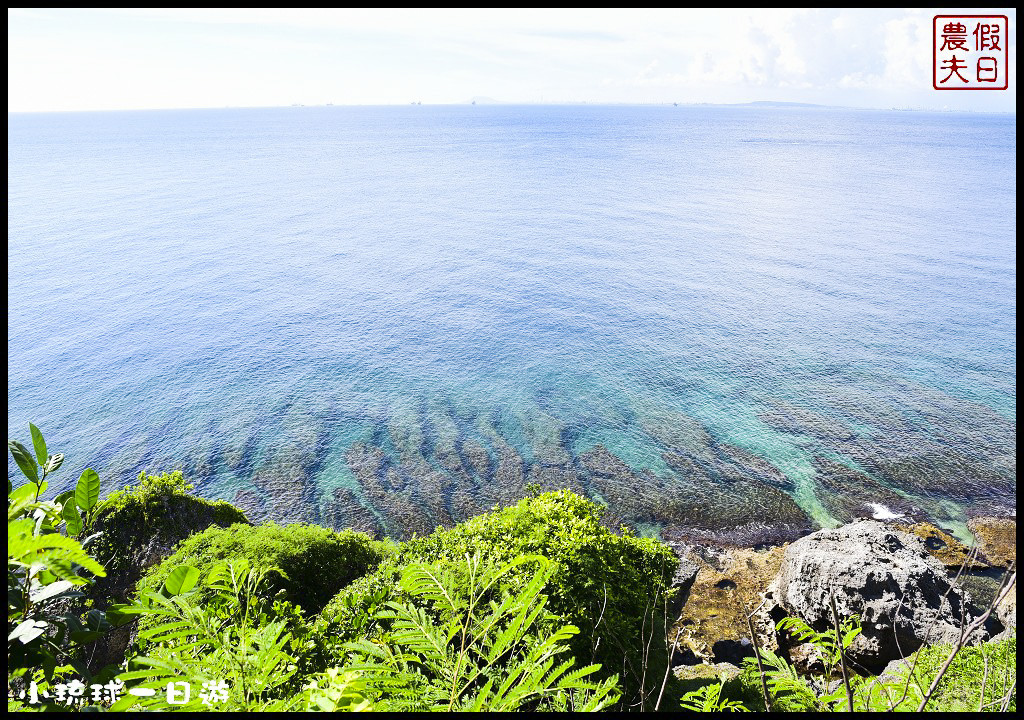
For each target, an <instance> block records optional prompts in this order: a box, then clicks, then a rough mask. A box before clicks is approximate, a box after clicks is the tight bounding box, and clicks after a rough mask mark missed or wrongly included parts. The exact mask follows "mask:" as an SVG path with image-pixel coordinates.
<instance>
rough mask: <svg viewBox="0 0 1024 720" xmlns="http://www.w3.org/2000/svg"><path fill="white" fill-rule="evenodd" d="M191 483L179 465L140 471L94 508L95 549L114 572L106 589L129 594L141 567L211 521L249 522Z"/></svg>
mask: <svg viewBox="0 0 1024 720" xmlns="http://www.w3.org/2000/svg"><path fill="white" fill-rule="evenodd" d="M191 490H192V485H191V484H189V483H187V482H186V481H185V478H184V477H183V475H182V473H181V471H180V470H176V471H174V472H172V473H162V474H160V475H148V474H146V473H144V472H141V473H139V477H138V480H137V482H136V484H135V485H131V486H128V487H126V488H124V489H123V490H119V491H117V492H114V493H112V494H111V495H110V496H109V497H108V498H107V499H106V500H104V501H103V502H102V503H101V504H100V506H99V508H98V509H97V511H96V527H97V529H99V530H101V531H102V532H103V535H102V537H101V538H100V540H99V542H98V543H97V544H96V547H95V552H96V556H97V558H98V559H99V560H100V562H102V563H104V564H105V565H106V566H107V568H108V569H109V570H110V571H111V576H112V578H116V584H117V585H116V587H114V586H113V585H111V584H110V583H106V584H104V586H103V588H102V590H103V591H104V592H107V593H110V594H112V595H114V596H115V597H117V598H118V599H125V598H126V596H127V594H128V592H129V591H130V589H131V586H132V585H133V584H134V583H135V582H136V581H137V580H138V579H139V577H140V576H141V574H142V570H143V569H144V568H145V567H146V566H148V565H150V564H151V563H152V562H153V561H154V560H155V559H156V558H158V557H160V556H163V555H167V554H168V553H169V552H170V550H171V549H172V548H173V547H174V546H175V545H177V544H178V543H179V542H180V541H181V540H183V539H184V538H186V537H188V536H189V535H191V534H193V533H195V532H198V531H200V530H203V529H205V528H207V527H209V526H210V525H220V526H225V527H226V526H228V525H232V524H235V523H247V522H248V520H247V519H246V517H245V514H244V513H243V512H242V511H241V510H239V509H238V508H236V507H234V506H233V505H231V504H230V503H226V502H223V501H220V500H218V501H210V500H204V499H203V498H200V497H196V496H195V495H192V494H190V492H189V491H191Z"/></svg>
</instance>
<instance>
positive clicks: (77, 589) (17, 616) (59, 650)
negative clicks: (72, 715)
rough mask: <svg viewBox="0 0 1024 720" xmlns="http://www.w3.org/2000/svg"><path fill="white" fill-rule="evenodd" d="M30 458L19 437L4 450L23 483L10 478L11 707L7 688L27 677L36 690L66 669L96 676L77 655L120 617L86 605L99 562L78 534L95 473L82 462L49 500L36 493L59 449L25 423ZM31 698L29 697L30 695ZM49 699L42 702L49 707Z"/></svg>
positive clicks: (90, 505) (91, 499)
mask: <svg viewBox="0 0 1024 720" xmlns="http://www.w3.org/2000/svg"><path fill="white" fill-rule="evenodd" d="M29 429H30V431H31V434H32V445H33V450H34V451H35V457H33V456H32V454H31V453H30V452H29V451H28V449H27V448H26V447H25V446H24V445H22V444H21V443H19V442H18V441H16V440H9V441H8V449H9V450H10V452H11V455H12V456H13V457H14V460H15V462H16V463H17V465H18V468H19V469H20V470H21V472H22V474H24V475H25V477H26V478H27V479H28V482H27V483H26V484H24V485H21V486H19V487H17V488H15V487H14V486H13V484H12V482H11V481H10V479H8V482H7V683H8V692H9V700H8V709H22V708H24V707H25V706H24V704H23V703H22V701H21V699H12V698H11V695H10V693H11V691H12V690H14V689H15V688H20V689H21V690H22V691H23V690H24V688H25V685H26V684H27V683H28V682H32V683H35V684H36V693H37V695H38V694H39V691H42V693H43V694H42V695H41V696H40V697H45V692H46V689H47V688H49V687H50V686H51V683H53V682H54V680H55V679H56V678H59V677H62V676H64V675H66V674H67V673H70V672H76V673H78V675H79V677H81V678H84V679H86V680H88V679H99V678H100V676H102V675H104V674H105V673H106V676H109V674H110V673H111V672H113V670H112V669H111V668H104V669H103V670H101V672H100V673H98V674H97V675H93V674H92V673H90V671H89V667H88V666H87V665H86V664H85V663H84V662H83V660H82V651H83V648H84V647H86V646H88V645H89V644H90V643H92V642H93V641H95V640H96V639H97V638H99V637H100V636H102V635H103V634H104V633H105V632H106V631H107V630H109V629H110V628H111V627H112V625H113V623H115V622H121V621H123V620H124V618H123V617H118V616H117V614H116V610H111V611H109V612H103V611H102V610H100V609H97V608H93V609H90V610H88V612H86V607H85V606H84V604H83V603H82V598H83V597H84V593H83V592H81V591H82V590H83V589H85V588H88V587H89V586H90V585H91V584H92V583H94V582H95V581H96V579H97V578H103V577H104V575H105V574H106V573H105V570H104V568H103V567H102V565H100V564H99V563H98V562H96V560H95V558H94V557H92V556H91V555H90V554H89V552H88V551H87V550H86V546H87V545H89V543H90V541H92V540H94V539H95V538H96V535H89V536H88V537H85V538H84V539H83V540H82V541H79V540H78V536H80V535H84V533H85V532H86V531H87V530H88V529H89V526H90V524H91V522H92V518H93V515H94V510H95V508H96V504H97V502H98V500H99V492H100V479H99V475H98V474H97V473H96V471H94V470H93V469H92V468H87V469H86V470H85V471H84V472H83V473H82V475H81V477H80V478H79V480H78V483H77V485H76V487H75V489H74V490H69V491H67V492H64V493H61V494H60V495H58V496H57V497H56V498H54V499H53V500H41V499H40V498H41V496H42V495H43V493H44V492H45V490H46V486H47V482H46V478H47V476H48V475H50V474H52V473H54V472H56V471H57V470H58V469H59V468H60V466H61V464H62V463H63V460H64V456H63V455H61V454H55V455H54V454H50V453H49V451H48V450H47V447H46V441H45V440H44V439H43V434H42V433H41V432H40V431H39V429H38V428H37V427H36V426H35V425H32V424H31V423H30V424H29ZM30 701H31V698H30ZM53 705H54V703H52V702H49V701H43V705H42V706H43V707H44V708H46V709H53V708H52V706H53Z"/></svg>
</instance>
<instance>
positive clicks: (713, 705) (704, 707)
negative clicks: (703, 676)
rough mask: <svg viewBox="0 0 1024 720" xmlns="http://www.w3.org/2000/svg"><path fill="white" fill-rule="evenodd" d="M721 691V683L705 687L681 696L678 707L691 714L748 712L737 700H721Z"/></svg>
mask: <svg viewBox="0 0 1024 720" xmlns="http://www.w3.org/2000/svg"><path fill="white" fill-rule="evenodd" d="M722 689H723V685H722V683H719V684H718V685H705V686H704V687H702V688H699V689H697V690H694V691H693V692H688V693H686V694H685V695H683V697H682V698H680V700H679V705H680V707H682V709H683V710H689V711H691V712H726V711H732V712H748V710H747V708H746V707H745V706H744V705H743V703H741V702H740V701H739V700H729V699H727V698H723V697H722Z"/></svg>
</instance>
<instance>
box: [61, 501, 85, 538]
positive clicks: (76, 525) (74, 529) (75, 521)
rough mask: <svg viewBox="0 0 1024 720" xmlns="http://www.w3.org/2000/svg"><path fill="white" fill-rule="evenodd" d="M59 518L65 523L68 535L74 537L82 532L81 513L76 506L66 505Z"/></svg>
mask: <svg viewBox="0 0 1024 720" xmlns="http://www.w3.org/2000/svg"><path fill="white" fill-rule="evenodd" d="M61 516H62V517H63V518H64V522H65V523H66V527H67V531H68V535H70V536H71V537H75V536H76V535H78V534H79V533H80V532H82V512H81V511H80V510H79V509H78V506H77V505H72V504H70V503H68V504H67V505H65V506H64V509H63V510H61Z"/></svg>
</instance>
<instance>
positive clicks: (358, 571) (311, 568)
mask: <svg viewBox="0 0 1024 720" xmlns="http://www.w3.org/2000/svg"><path fill="white" fill-rule="evenodd" d="M386 549H387V546H386V545H385V544H383V543H380V542H377V541H374V540H371V539H370V538H369V537H368V536H367V535H364V534H363V533H357V532H352V531H351V530H344V531H342V532H334V531H333V530H328V529H327V528H322V527H318V526H316V525H303V524H295V525H284V526H282V525H275V524H273V523H268V524H266V525H255V526H254V525H242V524H236V525H232V526H230V527H227V528H222V527H210V528H207V529H206V530H204V531H203V532H201V533H197V534H195V535H192V536H191V537H189V538H188V539H186V540H185V541H183V542H182V543H181V544H180V545H179V546H178V549H177V550H176V551H175V552H174V554H172V555H171V556H170V557H168V558H167V559H165V560H164V561H163V562H161V563H160V564H159V565H156V566H155V567H153V568H152V569H151V570H150V572H149V573H147V575H146V576H145V577H144V578H143V579H142V580H141V581H140V583H139V589H140V590H142V591H146V590H148V591H155V590H159V589H160V588H161V586H162V585H163V584H164V581H165V580H166V579H167V577H168V576H169V575H170V573H171V571H173V570H174V569H175V568H177V567H179V566H181V565H189V566H193V567H195V568H196V569H198V570H199V571H200V572H201V573H203V574H204V575H205V574H206V573H208V572H209V571H210V570H211V569H212V568H213V567H214V566H215V565H218V564H220V562H221V561H224V560H238V559H244V560H246V561H247V562H248V563H249V565H250V566H251V567H258V568H276V570H275V571H274V572H273V573H272V574H271V576H270V577H269V578H268V589H269V590H270V591H271V592H276V591H279V590H283V591H284V594H285V598H286V599H287V600H289V601H290V602H293V603H295V604H296V605H299V606H300V607H302V608H303V609H304V610H305V611H307V612H313V613H315V612H319V611H320V609H321V608H323V606H324V605H325V604H326V603H327V601H328V600H330V599H331V597H332V596H333V595H335V594H336V593H337V592H338V591H339V590H340V589H341V588H343V587H344V586H346V585H348V584H349V583H351V582H352V581H353V580H355V579H356V578H358V577H360V576H361V575H364V574H366V573H367V572H368V571H370V570H372V569H373V568H374V567H376V566H377V564H378V563H379V562H380V561H381V559H382V558H383V557H384V553H385V552H386Z"/></svg>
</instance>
